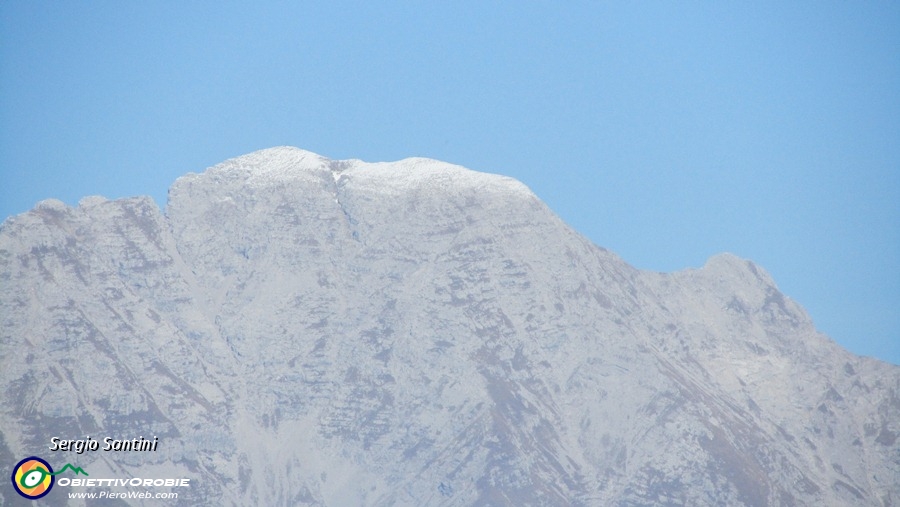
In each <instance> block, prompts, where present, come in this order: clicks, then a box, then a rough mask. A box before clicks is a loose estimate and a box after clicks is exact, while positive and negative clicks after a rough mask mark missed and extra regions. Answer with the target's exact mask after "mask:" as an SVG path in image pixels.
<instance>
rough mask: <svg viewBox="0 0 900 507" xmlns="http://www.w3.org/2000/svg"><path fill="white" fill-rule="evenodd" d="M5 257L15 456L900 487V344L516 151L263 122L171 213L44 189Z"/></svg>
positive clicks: (746, 486) (843, 496)
mask: <svg viewBox="0 0 900 507" xmlns="http://www.w3.org/2000/svg"><path fill="white" fill-rule="evenodd" d="M0 284H2V287H3V290H2V293H0V319H2V322H3V328H2V330H0V385H2V386H3V387H4V389H3V395H2V398H0V428H2V430H0V461H3V462H7V463H10V464H11V465H12V464H14V463H16V462H17V461H18V460H19V459H21V458H23V457H25V456H29V455H32V454H37V455H46V454H51V453H48V452H47V445H48V444H49V441H50V438H51V437H52V436H60V437H62V438H73V439H74V438H83V437H84V436H86V435H91V436H93V437H97V436H98V435H99V436H101V437H102V436H106V435H111V436H114V437H115V436H121V437H125V438H131V437H132V436H135V437H136V436H138V435H143V436H145V437H146V436H149V435H155V436H158V437H159V441H160V444H159V448H158V450H157V451H156V452H153V453H118V454H116V453H107V452H92V453H85V454H83V455H80V456H77V459H78V463H79V464H80V465H81V466H83V467H85V468H86V469H87V470H89V471H90V472H91V474H92V475H93V476H101V477H104V476H109V477H112V476H123V475H124V476H137V477H191V478H192V480H193V486H192V487H191V488H189V489H188V490H187V491H179V494H180V496H179V498H178V501H177V504H179V505H196V504H208V505H219V504H234V505H249V504H257V505H304V504H308V505H894V504H895V503H900V442H898V441H897V435H898V434H900V368H897V367H894V366H891V365H887V364H884V363H881V362H878V361H874V360H870V359H864V358H859V357H855V356H853V355H851V354H849V353H848V352H846V351H844V350H842V349H840V348H839V347H838V346H837V345H835V344H834V343H833V342H831V341H830V340H828V339H827V338H826V337H824V336H822V335H820V334H818V333H817V332H816V331H815V328H814V327H813V325H812V323H811V322H810V320H809V318H808V317H807V316H806V314H805V313H804V312H803V310H802V309H801V308H800V307H799V306H797V305H796V304H795V303H793V302H792V301H791V300H789V299H788V298H786V297H785V296H783V295H782V294H781V293H780V292H779V291H778V289H777V287H776V286H775V284H774V282H773V281H772V280H771V279H770V278H769V276H768V275H767V274H766V273H765V272H764V271H763V270H762V269H761V268H759V267H758V266H755V265H754V264H752V263H751V262H748V261H745V260H741V259H738V258H736V257H734V256H731V255H727V254H725V255H720V256H717V257H714V258H712V259H710V261H709V262H708V263H707V265H706V266H704V267H703V268H702V269H698V270H687V271H683V272H678V273H673V274H658V273H647V272H641V271H638V270H635V269H633V268H631V267H630V266H628V265H627V264H625V263H624V262H623V261H622V260H621V259H619V258H618V257H617V256H615V255H614V254H612V253H610V252H608V251H605V250H603V249H601V248H598V247H596V246H594V245H592V244H591V243H590V242H588V241H587V240H585V239H584V238H582V237H581V236H579V235H578V234H576V233H575V232H573V231H572V230H571V229H569V228H568V227H567V226H566V225H565V224H563V223H562V222H561V221H560V220H559V219H558V218H557V217H556V216H555V215H554V214H553V213H552V212H551V211H550V210H548V209H547V207H546V206H545V205H544V204H543V203H541V202H540V200H538V199H537V198H536V197H535V196H534V195H533V194H532V193H531V192H530V191H529V190H528V189H527V188H526V187H524V186H523V185H522V184H521V183H518V182H516V181H514V180H511V179H509V178H504V177H500V176H495V175H488V174H481V173H475V172H472V171H469V170H466V169H464V168H461V167H457V166H452V165H449V164H444V163H441V162H437V161H432V160H425V159H408V160H404V161H400V162H396V163H390V164H368V163H364V162H361V161H356V160H349V161H333V160H328V159H326V158H324V157H320V156H318V155H315V154H312V153H309V152H305V151H302V150H298V149H294V148H273V149H270V150H264V151H261V152H256V153H252V154H250V155H246V156H243V157H239V158H237V159H233V160H230V161H227V162H225V163H223V164H220V165H218V166H216V167H213V168H211V169H209V170H207V171H206V172H204V173H203V174H190V175H187V176H184V177H182V178H180V179H178V180H177V181H176V182H175V183H174V185H173V186H172V188H171V189H170V194H169V204H168V207H167V210H166V214H165V215H163V214H162V213H160V211H159V210H158V208H157V207H156V206H155V204H154V203H153V202H152V201H150V200H149V199H146V198H135V199H126V200H117V201H106V200H103V199H102V198H88V199H85V200H83V201H82V202H81V203H80V205H79V206H78V207H77V208H68V207H66V206H64V205H62V203H59V202H55V201H45V202H43V203H41V204H39V205H38V206H37V207H36V208H35V209H34V210H33V211H31V212H29V213H26V214H23V215H20V216H18V217H15V218H11V219H9V220H7V221H6V222H4V223H3V226H2V229H0ZM45 457H46V456H45ZM64 459H65V458H59V460H64ZM129 474H130V475H129ZM60 490H61V491H53V492H51V495H48V497H47V498H46V499H47V500H49V501H50V502H51V503H56V504H64V503H65V502H66V498H65V493H64V492H63V491H64V488H60ZM0 495H2V498H3V499H4V501H5V502H8V503H10V502H12V501H13V500H14V498H13V497H14V496H16V494H15V493H14V492H13V491H12V490H11V488H9V487H5V488H0ZM138 503H139V501H138ZM147 504H148V505H150V504H151V501H148V502H147Z"/></svg>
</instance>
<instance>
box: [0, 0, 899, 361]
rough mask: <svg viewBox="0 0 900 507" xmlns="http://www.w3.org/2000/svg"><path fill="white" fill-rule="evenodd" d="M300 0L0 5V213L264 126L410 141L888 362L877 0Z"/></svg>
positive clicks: (381, 153)
mask: <svg viewBox="0 0 900 507" xmlns="http://www.w3.org/2000/svg"><path fill="white" fill-rule="evenodd" d="M251 4H253V5H251ZM301 4H306V2H284V3H264V4H263V5H256V2H253V3H251V2H246V3H236V2H181V1H178V2H125V3H123V2H112V1H111V2H41V1H27V2H26V1H17V0H7V1H4V2H0V217H5V216H8V215H12V214H17V213H21V212H24V211H26V210H28V209H30V208H31V207H32V206H33V205H34V204H35V203H36V202H37V201H39V200H41V199H44V198H48V197H55V198H58V199H61V200H63V201H65V202H66V203H68V204H70V205H74V204H75V203H77V201H78V199H79V198H80V197H82V196H86V195H94V194H101V195H105V196H107V197H111V198H113V197H123V196H131V195H142V194H143V195H146V194H149V195H151V196H153V197H154V198H155V199H156V200H157V202H159V203H160V204H161V205H164V204H165V199H166V190H167V188H168V186H169V184H170V183H171V182H172V181H173V180H174V179H175V178H176V177H178V176H179V175H181V174H183V173H186V172H189V171H194V172H198V171H202V170H203V169H204V168H206V167H207V166H210V165H213V164H215V163H217V162H220V161H222V160H224V159H226V158H229V157H233V156H237V155H240V154H243V153H247V152H250V151H253V150H256V149H260V148H266V147H271V146H275V145H284V144H286V145H293V146H298V147H301V148H305V149H308V150H312V151H315V152H317V153H320V154H322V155H325V156H328V157H332V158H361V159H364V160H369V161H380V160H396V159H400V158H405V157H408V156H426V157H432V158H437V159H442V160H446V161H449V162H453V163H458V164H462V165H465V166H467V167H470V168H472V169H476V170H480V171H487V172H494V173H501V174H505V175H509V176H512V177H515V178H517V179H519V180H521V181H523V182H524V183H526V184H527V185H529V186H530V187H531V188H532V189H533V190H534V191H535V192H536V193H537V194H538V195H539V196H540V197H541V198H543V199H544V200H545V201H546V202H547V203H548V204H549V205H550V206H551V207H552V208H553V209H554V210H556V212H557V213H559V214H560V215H561V216H562V218H563V219H565V220H566V221H567V222H568V223H569V224H571V225H572V226H573V227H574V228H575V229H577V230H579V231H580V232H582V233H583V234H585V235H586V236H588V237H589V238H590V239H591V240H593V241H594V242H595V243H597V244H599V245H601V246H604V247H607V248H609V249H611V250H613V251H615V252H617V253H618V254H619V255H621V256H622V257H623V258H624V259H625V260H626V261H628V262H630V263H631V264H633V265H635V266H637V267H639V268H644V269H652V270H657V271H672V270H677V269H681V268H685V267H697V266H701V265H702V264H703V263H704V262H705V260H706V259H707V258H708V257H709V256H711V255H713V254H715V253H718V252H723V251H729V252H733V253H735V254H737V255H740V256H742V257H746V258H749V259H752V260H754V261H756V262H757V263H758V264H760V265H762V266H763V267H765V268H766V269H767V270H768V271H769V272H770V273H772V275H773V277H774V278H775V280H776V281H777V282H778V284H779V286H780V288H781V289H782V290H783V291H784V292H785V293H786V294H787V295H789V296H791V297H792V298H794V299H796V300H797V301H799V302H800V303H801V304H802V305H803V306H805V307H806V308H807V309H808V311H809V312H810V314H811V315H812V317H813V319H814V321H815V322H816V324H817V326H818V327H819V329H821V330H822V331H823V332H825V333H826V334H828V335H830V336H832V337H833V338H834V339H835V340H837V341H838V342H839V343H841V344H843V345H845V346H846V347H848V348H849V349H850V350H852V351H854V352H856V353H858V354H863V355H874V356H877V357H881V358H883V359H886V360H888V361H891V362H893V363H900V2H895V1H891V2H843V1H842V2H828V1H822V2H771V3H765V2H702V3H701V2H617V3H613V2H608V3H607V2H603V3H601V2H505V3H497V2H485V1H477V2H402V3H394V2H390V3H383V2H358V3H356V2H350V3H345V2H319V3H318V4H317V5H301ZM309 4H312V3H309ZM376 4H377V5H376Z"/></svg>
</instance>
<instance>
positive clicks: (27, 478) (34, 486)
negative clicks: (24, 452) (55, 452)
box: [11, 456, 56, 500]
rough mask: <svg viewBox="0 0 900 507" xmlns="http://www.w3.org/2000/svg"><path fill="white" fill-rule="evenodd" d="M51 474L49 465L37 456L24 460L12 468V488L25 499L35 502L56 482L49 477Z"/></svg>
mask: <svg viewBox="0 0 900 507" xmlns="http://www.w3.org/2000/svg"><path fill="white" fill-rule="evenodd" d="M52 473H53V468H52V467H51V466H50V463H47V462H46V461H44V460H42V459H41V458H38V457H37V456H31V457H30V458H25V459H23V460H22V461H20V462H19V464H17V465H16V467H15V468H13V473H12V477H11V478H12V483H13V488H14V489H15V490H16V493H18V494H20V495H22V496H24V497H25V498H28V499H29V500H37V499H38V498H41V497H42V496H44V495H46V494H47V493H49V492H50V488H52V487H53V483H54V482H56V478H55V477H53V476H52V475H50V474H52Z"/></svg>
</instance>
